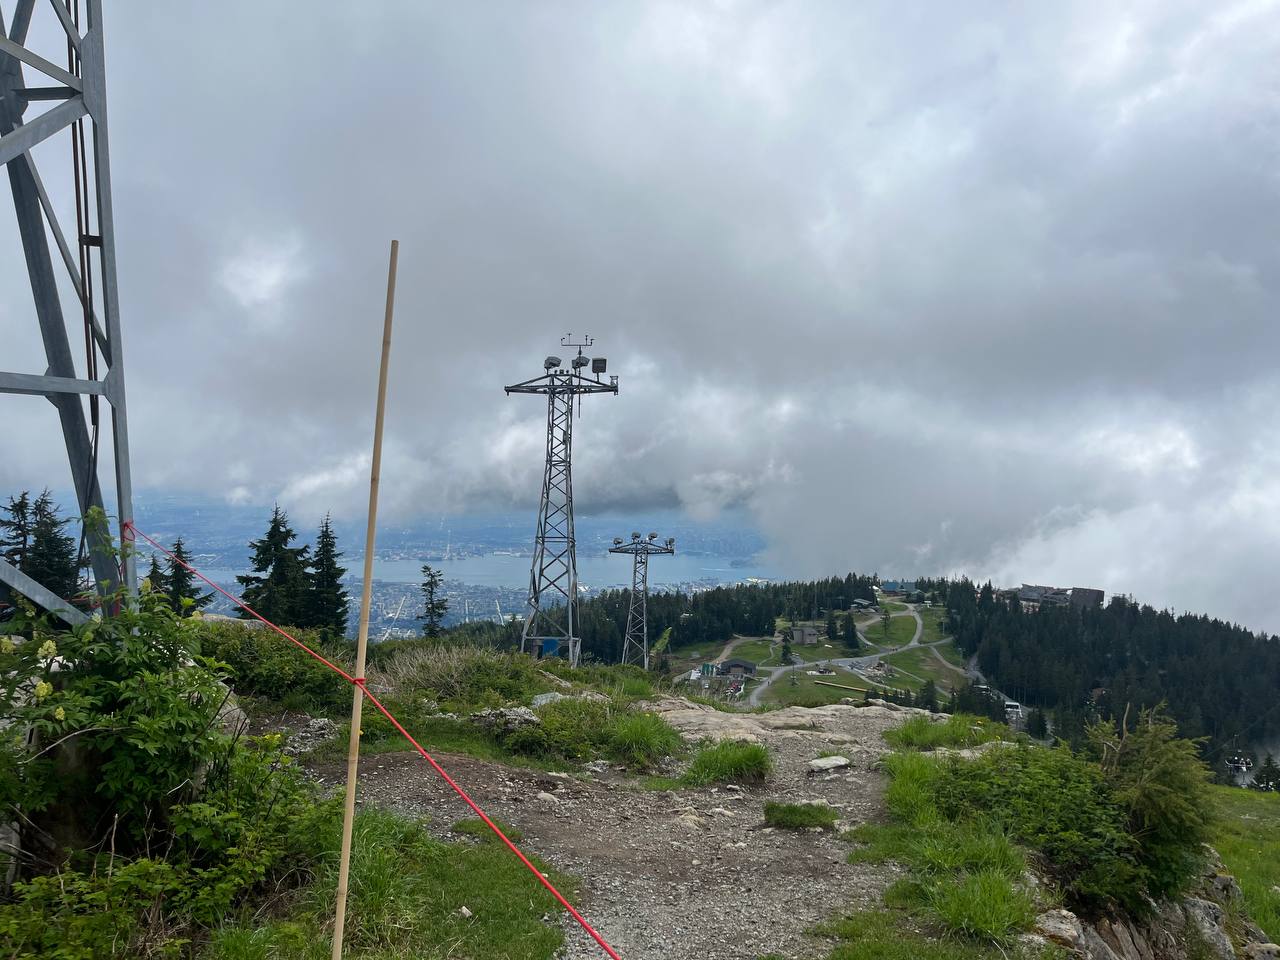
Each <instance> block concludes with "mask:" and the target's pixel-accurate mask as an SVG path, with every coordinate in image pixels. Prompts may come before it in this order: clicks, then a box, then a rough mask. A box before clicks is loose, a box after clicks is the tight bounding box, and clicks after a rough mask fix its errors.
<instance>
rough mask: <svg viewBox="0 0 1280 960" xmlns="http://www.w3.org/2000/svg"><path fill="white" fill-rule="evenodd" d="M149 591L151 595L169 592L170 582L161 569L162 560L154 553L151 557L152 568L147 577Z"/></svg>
mask: <svg viewBox="0 0 1280 960" xmlns="http://www.w3.org/2000/svg"><path fill="white" fill-rule="evenodd" d="M144 579H145V580H146V582H147V589H148V590H149V591H150V592H151V593H164V594H167V593H168V592H169V581H168V580H167V579H166V577H165V575H164V571H163V570H161V569H160V558H159V557H157V556H156V555H155V554H154V553H153V554H152V555H151V567H150V568H149V569H148V570H147V574H146V577H145V578H144Z"/></svg>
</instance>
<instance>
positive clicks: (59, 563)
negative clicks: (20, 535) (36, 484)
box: [20, 490, 80, 599]
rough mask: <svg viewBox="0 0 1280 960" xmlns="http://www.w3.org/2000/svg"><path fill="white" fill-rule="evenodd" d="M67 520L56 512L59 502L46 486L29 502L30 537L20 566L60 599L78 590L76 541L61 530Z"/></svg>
mask: <svg viewBox="0 0 1280 960" xmlns="http://www.w3.org/2000/svg"><path fill="white" fill-rule="evenodd" d="M70 522H71V521H70V520H65V519H63V518H62V517H59V516H58V505H57V504H55V503H54V502H53V497H52V496H51V495H50V493H49V491H48V490H46V491H44V492H43V493H42V494H40V496H39V497H38V498H37V499H36V501H35V503H34V504H32V506H31V540H30V543H29V545H28V546H27V549H26V552H25V553H24V554H23V558H22V565H21V567H20V569H21V570H22V572H23V573H25V574H26V575H27V576H29V577H31V579H33V580H35V581H36V582H37V583H40V584H42V585H44V586H45V587H48V588H49V589H50V590H52V591H53V592H54V593H56V594H57V595H58V596H60V597H62V598H63V599H69V598H70V597H73V596H75V594H76V593H78V592H79V584H80V576H79V569H78V565H77V563H76V542H75V540H73V539H72V538H71V537H69V536H67V535H66V534H65V533H64V532H63V527H65V526H66V525H67V524H68V523H70Z"/></svg>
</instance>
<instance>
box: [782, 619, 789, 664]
mask: <svg viewBox="0 0 1280 960" xmlns="http://www.w3.org/2000/svg"><path fill="white" fill-rule="evenodd" d="M782 662H783V664H784V665H785V664H788V663H790V662H791V628H790V627H787V628H786V629H785V630H783V631H782Z"/></svg>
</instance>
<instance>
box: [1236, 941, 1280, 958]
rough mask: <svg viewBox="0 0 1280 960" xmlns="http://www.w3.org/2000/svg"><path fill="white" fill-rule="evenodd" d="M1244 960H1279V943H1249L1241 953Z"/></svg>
mask: <svg viewBox="0 0 1280 960" xmlns="http://www.w3.org/2000/svg"><path fill="white" fill-rule="evenodd" d="M1242 956H1243V957H1244V960H1280V944H1275V943H1250V944H1248V945H1246V946H1245V948H1244V952H1243V954H1242Z"/></svg>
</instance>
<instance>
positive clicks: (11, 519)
mask: <svg viewBox="0 0 1280 960" xmlns="http://www.w3.org/2000/svg"><path fill="white" fill-rule="evenodd" d="M4 511H5V513H7V514H8V515H9V516H8V518H0V557H2V558H4V559H5V560H8V561H9V563H11V564H13V565H14V566H15V567H18V568H19V569H21V567H22V558H23V557H25V556H26V555H27V548H28V547H29V546H30V545H31V532H32V531H31V525H32V523H33V522H34V518H33V517H32V515H31V494H30V493H28V492H27V491H26V490H23V491H22V493H20V494H18V496H16V497H10V498H9V503H8V505H7V506H5V508H4Z"/></svg>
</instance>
